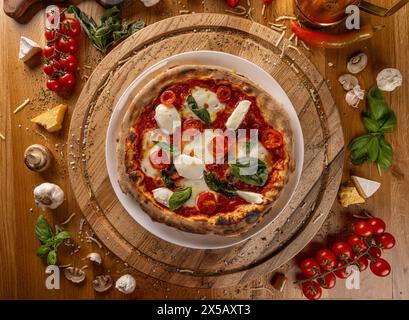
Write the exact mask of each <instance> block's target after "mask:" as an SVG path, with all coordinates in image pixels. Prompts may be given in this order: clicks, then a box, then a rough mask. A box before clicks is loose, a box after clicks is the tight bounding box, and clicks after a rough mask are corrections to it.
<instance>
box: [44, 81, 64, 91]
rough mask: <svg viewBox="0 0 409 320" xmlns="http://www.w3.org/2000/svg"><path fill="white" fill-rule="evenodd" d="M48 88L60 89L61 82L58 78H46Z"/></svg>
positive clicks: (52, 89)
mask: <svg viewBox="0 0 409 320" xmlns="http://www.w3.org/2000/svg"><path fill="white" fill-rule="evenodd" d="M46 85H47V88H48V90H51V91H58V90H60V89H61V84H60V82H59V81H58V80H56V79H48V80H47V82H46Z"/></svg>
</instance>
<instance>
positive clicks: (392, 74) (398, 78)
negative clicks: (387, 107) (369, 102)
mask: <svg viewBox="0 0 409 320" xmlns="http://www.w3.org/2000/svg"><path fill="white" fill-rule="evenodd" d="M402 82H403V77H402V74H401V73H400V71H399V70H398V69H394V68H387V69H383V70H382V71H381V72H379V73H378V76H377V77H376V83H377V84H378V88H379V89H381V90H382V91H393V90H395V89H396V88H397V87H400V86H401V85H402Z"/></svg>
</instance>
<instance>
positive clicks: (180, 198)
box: [169, 187, 192, 211]
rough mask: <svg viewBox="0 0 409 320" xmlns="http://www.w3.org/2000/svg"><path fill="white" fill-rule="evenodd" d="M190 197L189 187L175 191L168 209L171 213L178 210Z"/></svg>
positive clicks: (190, 189)
mask: <svg viewBox="0 0 409 320" xmlns="http://www.w3.org/2000/svg"><path fill="white" fill-rule="evenodd" d="M191 196H192V188H191V187H186V188H180V189H177V190H176V191H175V192H173V194H172V196H171V197H170V199H169V209H170V210H172V211H175V210H177V209H179V208H180V207H181V206H182V205H183V204H184V203H185V202H186V201H188V200H189V199H190V197H191Z"/></svg>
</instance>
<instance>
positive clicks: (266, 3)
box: [263, 0, 273, 6]
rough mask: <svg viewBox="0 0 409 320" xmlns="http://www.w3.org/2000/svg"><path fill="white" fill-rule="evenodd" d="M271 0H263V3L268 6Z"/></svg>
mask: <svg viewBox="0 0 409 320" xmlns="http://www.w3.org/2000/svg"><path fill="white" fill-rule="evenodd" d="M272 2H273V0H263V3H264V4H265V5H266V6H268V5H269V4H271V3H272Z"/></svg>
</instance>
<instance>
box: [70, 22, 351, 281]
mask: <svg viewBox="0 0 409 320" xmlns="http://www.w3.org/2000/svg"><path fill="white" fill-rule="evenodd" d="M279 36H280V35H279V34H278V33H276V32H274V31H272V30H271V29H269V28H267V27H264V26H262V25H260V24H257V23H254V22H252V21H250V20H244V19H242V18H237V17H232V16H227V15H221V14H192V15H183V16H177V17H173V18H169V19H166V20H163V21H160V22H158V23H155V24H153V25H150V26H148V27H146V28H145V29H143V30H142V31H140V32H138V33H136V34H135V35H133V36H132V37H130V38H129V39H127V40H126V41H124V42H123V43H122V44H121V45H120V46H119V47H117V48H115V49H114V50H113V51H112V52H111V53H110V54H109V55H108V56H107V57H105V59H104V60H103V61H102V62H101V63H100V64H99V65H98V66H97V68H96V69H95V71H94V72H93V74H92V75H91V77H90V78H89V80H88V82H87V83H86V85H85V87H84V88H83V91H82V93H81V96H80V97H79V100H78V102H77V105H76V107H75V110H74V113H73V116H72V120H71V127H70V134H69V137H70V138H69V142H68V145H70V144H71V145H73V149H72V150H73V151H71V150H68V151H71V152H69V156H68V162H71V161H72V160H73V155H75V156H76V159H78V157H82V158H83V159H84V161H81V162H80V163H81V165H79V166H76V167H75V168H73V167H72V165H69V174H70V180H71V185H72V189H73V192H74V194H75V196H76V199H77V201H78V204H79V206H80V208H81V209H82V211H83V214H84V215H85V217H86V219H87V220H88V222H89V223H90V225H91V227H92V228H93V230H94V231H95V233H96V234H97V235H98V237H99V238H100V240H101V241H102V242H103V243H104V244H105V246H107V248H108V249H110V250H111V251H112V252H113V253H114V254H116V255H117V256H118V257H119V258H120V259H122V260H124V261H125V262H127V263H128V264H129V265H130V266H132V267H134V268H135V269H137V270H139V271H141V272H143V273H145V274H148V275H150V276H153V277H156V278H158V279H161V280H164V281H168V282H171V283H174V284H178V285H183V286H189V287H224V286H231V285H236V284H238V283H242V282H246V281H249V280H252V279H255V278H258V277H259V276H260V275H262V274H265V273H267V272H270V271H272V270H274V269H275V268H278V267H279V266H281V265H282V264H284V263H286V262H287V261H288V260H289V259H291V258H292V257H293V256H294V255H296V254H297V253H298V252H299V251H300V250H301V249H302V248H303V247H304V246H305V245H306V244H307V243H308V242H309V241H310V240H311V239H312V237H313V236H314V235H315V233H316V232H317V231H318V229H319V228H320V227H321V225H322V223H323V222H324V220H325V218H326V216H327V215H328V213H329V210H330V208H331V206H332V204H333V202H334V199H335V197H336V194H337V190H338V187H339V184H340V181H341V175H342V165H343V157H344V140H343V133H342V128H341V120H340V116H339V113H338V110H337V107H336V105H335V103H334V100H333V98H332V96H331V94H330V92H329V90H328V87H327V85H326V82H325V81H324V79H323V77H322V76H321V75H320V74H319V72H318V71H317V69H316V68H315V67H314V66H313V65H312V63H311V62H310V61H309V60H308V59H307V57H306V56H305V55H304V54H301V55H300V54H298V53H297V52H296V51H295V50H287V51H286V52H285V54H284V56H283V58H282V59H280V53H281V49H279V48H277V47H275V43H276V41H277V39H278V38H279ZM284 43H287V40H284ZM282 44H283V43H282ZM192 50H217V51H223V52H227V53H231V54H235V55H237V56H240V57H243V58H245V59H248V60H250V61H252V62H254V63H256V64H257V65H259V66H260V67H262V68H263V69H264V70H266V71H267V72H269V73H270V74H271V75H272V76H273V77H274V78H275V79H276V80H277V81H278V82H279V83H280V85H281V86H282V87H283V89H284V90H285V91H286V92H287V94H288V96H289V98H290V99H291V101H292V103H293V105H294V107H295V108H296V111H297V113H298V115H299V118H300V121H301V125H302V129H303V134H304V140H305V159H304V169H303V173H302V177H301V180H300V183H299V186H298V188H297V190H296V192H295V195H294V196H293V198H292V200H291V202H290V204H289V205H288V206H287V208H286V209H285V210H284V211H283V212H282V213H281V214H280V215H279V216H278V217H277V218H276V219H275V220H274V221H273V222H272V223H271V224H270V225H269V226H268V227H267V228H265V229H264V230H263V231H262V232H260V233H259V234H257V235H256V236H254V237H253V238H251V239H249V240H247V241H245V242H244V243H242V244H239V245H236V246H234V247H230V248H226V249H217V250H197V249H188V248H183V247H179V246H176V245H173V244H170V243H167V242H165V241H163V240H160V239H158V238H157V237H155V236H153V235H152V234H150V233H148V232H147V231H145V229H143V228H142V227H141V226H140V225H139V224H138V223H136V222H135V221H134V220H133V219H132V218H131V217H130V215H129V214H128V213H127V212H126V211H125V210H124V209H123V207H122V206H121V204H120V203H119V201H118V199H117V198H116V196H115V193H114V191H113V189H112V186H111V184H110V182H109V178H108V173H107V169H106V163H105V136H106V131H107V126H108V122H109V119H110V116H111V113H112V110H113V108H114V107H115V105H116V103H117V101H118V100H119V98H120V97H121V95H122V93H123V92H124V91H125V90H126V88H127V87H128V86H129V84H130V83H131V82H132V80H134V79H135V77H137V76H138V74H140V73H141V72H142V71H143V70H145V69H146V68H147V67H149V66H151V65H152V64H154V63H156V62H158V61H160V60H162V59H164V58H166V57H169V56H171V55H174V54H177V53H181V52H185V51H192ZM291 65H292V66H291ZM131 96H132V95H131ZM131 98H132V97H131Z"/></svg>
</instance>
